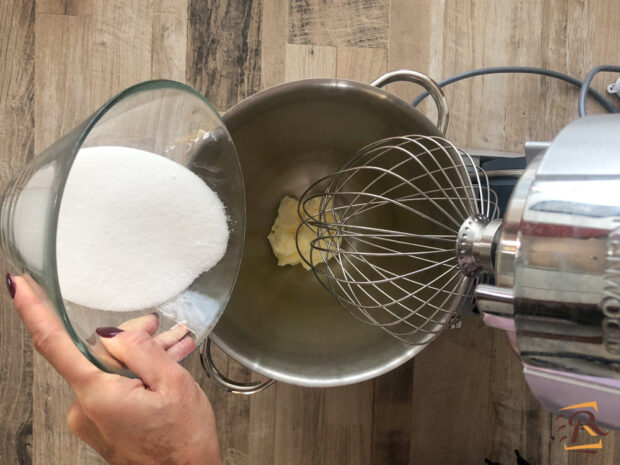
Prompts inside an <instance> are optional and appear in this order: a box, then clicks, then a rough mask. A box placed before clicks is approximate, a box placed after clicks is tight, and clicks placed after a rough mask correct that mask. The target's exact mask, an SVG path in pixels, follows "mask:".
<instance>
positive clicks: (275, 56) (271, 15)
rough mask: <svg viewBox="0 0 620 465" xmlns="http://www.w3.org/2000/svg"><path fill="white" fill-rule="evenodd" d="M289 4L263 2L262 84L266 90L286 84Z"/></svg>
mask: <svg viewBox="0 0 620 465" xmlns="http://www.w3.org/2000/svg"><path fill="white" fill-rule="evenodd" d="M287 28H288V2H286V1H285V0H263V19H262V23H261V76H262V79H261V82H262V88H263V89H266V88H268V87H272V86H275V85H278V84H281V83H283V82H284V67H285V62H286V39H287Z"/></svg>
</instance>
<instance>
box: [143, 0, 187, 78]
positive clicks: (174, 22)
mask: <svg viewBox="0 0 620 465" xmlns="http://www.w3.org/2000/svg"><path fill="white" fill-rule="evenodd" d="M162 3H163V4H160V5H158V6H159V8H160V9H159V10H156V11H154V12H153V39H152V50H153V56H152V61H151V79H172V80H174V81H180V82H185V79H186V68H187V0H178V1H176V2H170V4H169V5H165V3H166V2H162Z"/></svg>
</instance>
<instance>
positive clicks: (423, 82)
mask: <svg viewBox="0 0 620 465" xmlns="http://www.w3.org/2000/svg"><path fill="white" fill-rule="evenodd" d="M397 81H409V82H414V83H416V84H419V85H420V86H422V87H424V89H425V90H427V91H428V93H429V94H431V97H433V100H434V101H435V105H437V129H439V131H440V132H441V133H442V134H445V133H446V130H447V129H448V120H449V118H450V110H449V108H448V100H447V99H446V96H445V95H444V93H443V91H442V90H441V87H439V85H438V84H437V83H436V82H435V81H434V80H433V79H431V78H430V77H428V76H427V75H426V74H422V73H418V72H417V71H411V70H409V69H399V70H397V71H390V72H389V73H385V74H384V75H382V76H379V77H378V78H377V79H375V80H374V81H372V82H371V83H370V85H371V86H374V87H379V88H381V87H383V86H385V85H386V84H389V83H390V82H397Z"/></svg>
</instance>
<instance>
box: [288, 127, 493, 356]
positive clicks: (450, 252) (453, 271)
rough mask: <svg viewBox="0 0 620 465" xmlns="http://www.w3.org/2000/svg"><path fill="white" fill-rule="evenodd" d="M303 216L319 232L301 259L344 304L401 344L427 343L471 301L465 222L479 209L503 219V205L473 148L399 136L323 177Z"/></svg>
mask: <svg viewBox="0 0 620 465" xmlns="http://www.w3.org/2000/svg"><path fill="white" fill-rule="evenodd" d="M316 199H319V202H318V203H319V209H318V212H315V211H314V210H315V209H316V207H315V205H316V203H317V200H316ZM311 203H312V205H313V208H310V205H311ZM299 213H300V216H301V217H302V218H305V219H304V220H303V222H302V225H301V226H300V228H299V230H301V229H302V228H309V229H310V230H311V231H312V232H313V235H314V238H313V239H312V240H311V242H310V254H309V256H303V254H302V259H303V260H304V261H305V262H306V263H307V264H308V265H309V266H311V267H312V270H313V272H314V274H315V276H316V277H317V279H318V280H319V282H321V284H322V285H323V286H324V287H325V288H326V289H327V290H329V291H330V292H331V293H332V294H334V295H335V296H336V298H337V299H338V301H339V302H340V303H341V305H342V306H343V307H345V308H346V309H347V310H348V311H349V312H350V313H351V314H352V315H353V316H354V317H355V318H357V319H358V320H360V321H363V322H365V323H367V324H370V325H372V326H376V327H379V328H381V329H383V330H384V331H387V332H388V333H389V334H391V335H392V336H394V337H395V338H397V339H399V340H401V341H403V342H406V343H408V344H427V343H429V342H430V341H431V340H432V339H433V338H435V337H436V336H437V335H438V334H439V333H441V331H443V329H444V328H445V327H446V326H447V325H448V324H449V323H450V321H451V319H452V317H453V316H454V315H455V313H456V312H457V311H461V310H462V308H463V307H464V306H465V305H468V304H469V302H470V295H471V289H472V285H473V282H474V281H473V280H472V279H471V278H468V277H466V276H465V275H464V274H463V273H462V272H461V270H460V268H459V264H458V262H457V258H456V247H457V235H458V233H459V230H460V228H461V227H462V226H463V224H464V222H465V221H466V220H467V219H468V218H469V217H471V216H473V215H484V216H485V217H486V218H488V219H491V218H493V217H495V216H497V214H498V206H497V195H496V194H495V192H493V190H492V189H491V188H490V184H489V179H488V176H487V175H486V173H485V172H484V170H482V169H481V168H480V167H479V166H478V165H477V164H476V163H475V160H474V159H473V158H472V157H471V156H470V155H469V154H468V153H467V152H465V151H463V150H460V149H458V148H457V147H456V146H455V145H454V144H452V143H451V142H449V141H447V140H445V139H443V138H439V137H429V136H402V137H394V138H390V139H385V140H382V141H377V142H375V143H373V144H370V145H368V146H367V147H365V148H363V149H362V150H360V151H358V152H357V153H356V154H354V155H353V156H352V157H351V158H350V159H349V160H348V161H347V162H346V163H345V164H344V165H343V166H342V168H341V169H340V170H338V171H337V172H335V173H331V174H329V175H327V176H324V177H322V178H321V179H319V180H317V181H316V182H315V183H313V184H312V185H311V186H310V187H309V188H308V189H307V190H306V192H305V193H304V194H303V196H302V198H301V200H300V204H299ZM299 230H298V237H299ZM298 249H299V245H298Z"/></svg>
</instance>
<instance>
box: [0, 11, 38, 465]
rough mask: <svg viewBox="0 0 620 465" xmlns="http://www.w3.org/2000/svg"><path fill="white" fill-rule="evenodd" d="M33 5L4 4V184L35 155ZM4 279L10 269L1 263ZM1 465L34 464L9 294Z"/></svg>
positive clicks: (1, 343)
mask: <svg viewBox="0 0 620 465" xmlns="http://www.w3.org/2000/svg"><path fill="white" fill-rule="evenodd" d="M33 19H34V2H33V1H23V2H16V3H10V2H0V31H2V32H1V33H0V147H2V156H1V157H0V183H1V184H2V185H3V186H4V185H6V182H7V181H8V180H9V179H11V178H12V177H13V176H14V175H15V174H16V173H17V172H18V171H19V169H20V168H21V167H22V166H23V165H24V164H25V163H26V162H27V161H28V160H30V159H31V158H32V157H33V152H34V138H33V131H34V101H33V94H34V60H33V54H34V21H33ZM0 266H2V270H3V272H4V273H6V272H7V271H11V272H13V273H14V272H16V271H17V270H14V269H9V267H8V264H7V262H6V260H4V258H2V259H1V260H0ZM0 367H2V368H1V369H0V463H3V464H5V463H6V464H20V465H30V464H31V463H32V413H33V412H32V381H33V371H32V370H33V369H32V346H31V343H30V337H29V336H28V334H27V332H26V331H25V330H24V327H23V325H22V324H21V321H20V320H19V317H18V316H17V313H16V312H15V311H14V309H13V308H12V305H11V299H10V297H9V294H8V293H7V292H5V293H4V294H2V299H1V300H0Z"/></svg>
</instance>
